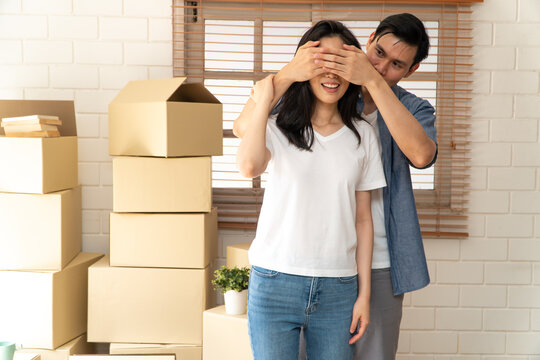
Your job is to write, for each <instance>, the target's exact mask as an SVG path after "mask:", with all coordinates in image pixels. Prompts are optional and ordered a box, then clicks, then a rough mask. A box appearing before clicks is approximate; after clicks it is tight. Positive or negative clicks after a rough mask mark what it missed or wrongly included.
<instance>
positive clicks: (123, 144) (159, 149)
mask: <svg viewBox="0 0 540 360" xmlns="http://www.w3.org/2000/svg"><path fill="white" fill-rule="evenodd" d="M185 80H186V79H185V78H174V79H163V80H147V81H132V82H130V83H129V84H128V85H126V87H125V88H124V89H122V90H121V91H120V93H119V94H118V95H117V96H116V97H115V98H114V100H113V101H112V102H111V104H110V105H109V151H110V153H111V155H115V156H117V157H116V158H114V159H113V213H112V214H111V221H110V226H111V229H110V256H108V257H105V258H103V259H102V260H101V261H99V262H98V263H96V264H95V265H94V266H92V267H91V268H90V270H89V309H88V311H89V314H88V315H89V318H88V339H89V341H95V342H106V343H111V353H113V352H114V353H115V354H133V353H141V354H142V353H146V354H148V353H151V354H154V353H170V352H171V351H172V350H171V349H173V350H174V351H173V352H175V353H176V354H177V355H178V357H177V360H184V359H200V358H201V350H202V349H201V346H202V320H203V319H202V315H203V312H204V311H205V310H206V309H208V308H211V307H212V306H214V304H215V294H214V292H213V290H212V287H211V284H210V280H211V277H212V271H211V269H210V263H211V261H212V259H213V258H215V256H216V252H217V250H216V248H217V211H216V209H215V208H212V198H211V196H212V178H211V173H212V167H211V156H213V155H221V153H222V125H221V124H222V108H221V104H220V103H219V101H217V99H215V98H214V97H213V96H212V95H211V94H210V93H209V92H208V91H207V90H206V89H205V88H204V87H203V86H202V85H200V84H187V83H185ZM120 343H132V344H130V345H129V346H122V344H120ZM133 343H135V344H133ZM137 343H139V344H145V345H137ZM155 344H161V345H155ZM163 344H169V345H167V346H165V345H163Z"/></svg>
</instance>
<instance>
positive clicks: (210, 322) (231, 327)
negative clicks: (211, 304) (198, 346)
mask: <svg viewBox="0 0 540 360" xmlns="http://www.w3.org/2000/svg"><path fill="white" fill-rule="evenodd" d="M203 317H204V326H203V328H204V335H203V359H204V360H215V359H220V360H253V355H252V353H251V345H250V341H249V335H248V325H247V315H246V314H244V315H228V314H227V313H225V306H218V307H216V308H213V309H210V310H206V311H205V312H204V315H203ZM276 346H279V344H276Z"/></svg>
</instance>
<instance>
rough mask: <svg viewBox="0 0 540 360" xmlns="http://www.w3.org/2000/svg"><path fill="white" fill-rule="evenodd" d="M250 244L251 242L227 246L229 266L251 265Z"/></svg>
mask: <svg viewBox="0 0 540 360" xmlns="http://www.w3.org/2000/svg"><path fill="white" fill-rule="evenodd" d="M250 246H251V242H247V243H242V244H236V245H229V246H227V267H234V266H238V267H249V259H248V251H249V247H250Z"/></svg>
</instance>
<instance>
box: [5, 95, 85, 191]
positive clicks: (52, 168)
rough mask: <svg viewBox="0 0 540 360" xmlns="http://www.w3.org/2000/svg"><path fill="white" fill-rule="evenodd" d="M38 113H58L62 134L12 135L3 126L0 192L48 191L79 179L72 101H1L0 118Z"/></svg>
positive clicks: (56, 114)
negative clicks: (37, 136) (38, 135)
mask: <svg viewBox="0 0 540 360" xmlns="http://www.w3.org/2000/svg"><path fill="white" fill-rule="evenodd" d="M36 114H39V115H55V116H58V117H59V118H60V120H62V126H60V127H59V131H60V135H61V136H60V137H51V138H12V137H5V136H3V135H4V130H3V129H1V128H0V169H2V171H0V191H4V192H17V193H33V194H45V193H49V192H53V191H58V190H63V189H69V188H72V187H75V186H77V184H78V182H79V181H78V176H77V174H78V165H77V160H78V155H77V127H76V124H75V110H74V107H73V101H41V100H0V118H4V117H15V116H25V115H36ZM7 169H9V171H7Z"/></svg>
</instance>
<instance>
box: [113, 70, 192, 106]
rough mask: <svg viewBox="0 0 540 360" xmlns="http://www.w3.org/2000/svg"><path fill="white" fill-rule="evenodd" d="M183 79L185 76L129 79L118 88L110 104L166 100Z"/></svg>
mask: <svg viewBox="0 0 540 360" xmlns="http://www.w3.org/2000/svg"><path fill="white" fill-rule="evenodd" d="M185 80H186V78H185V77H177V78H172V79H156V80H134V81H130V82H129V83H127V85H126V86H124V88H123V89H122V90H120V92H119V93H118V95H116V97H115V98H114V99H113V100H112V101H111V104H117V103H134V102H152V101H167V100H168V99H169V98H170V97H171V95H172V94H174V92H175V91H176V90H177V89H178V88H179V87H180V85H182V83H183V82H184V81H185Z"/></svg>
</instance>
